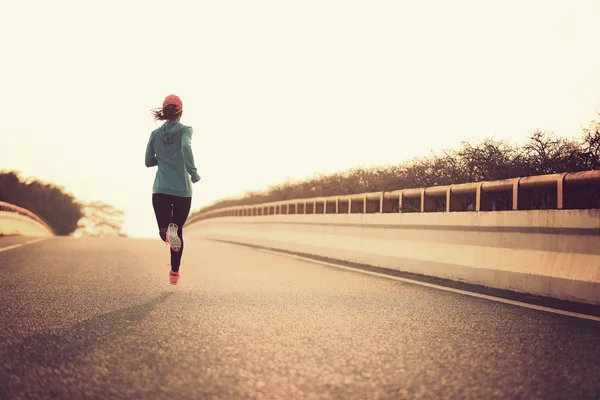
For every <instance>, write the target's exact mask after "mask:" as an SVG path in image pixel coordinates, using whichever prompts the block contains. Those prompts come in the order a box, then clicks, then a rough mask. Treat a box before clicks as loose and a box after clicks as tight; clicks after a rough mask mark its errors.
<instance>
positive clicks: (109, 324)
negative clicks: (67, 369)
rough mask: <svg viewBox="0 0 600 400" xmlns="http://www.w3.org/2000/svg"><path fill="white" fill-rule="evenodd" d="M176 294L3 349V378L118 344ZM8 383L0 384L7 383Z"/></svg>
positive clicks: (40, 335)
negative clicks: (161, 304)
mask: <svg viewBox="0 0 600 400" xmlns="http://www.w3.org/2000/svg"><path fill="white" fill-rule="evenodd" d="M172 294H173V293H172V292H170V293H163V294H162V295H160V296H158V297H155V298H154V299H152V300H150V301H148V302H146V303H143V304H139V305H136V306H133V307H128V308H123V309H120V310H115V311H111V312H108V313H106V314H102V315H98V316H95V317H92V318H89V319H86V320H85V321H83V322H80V323H78V324H76V325H73V326H71V327H68V328H64V329H61V330H59V331H57V332H53V333H45V334H38V335H34V336H31V337H28V338H26V339H25V340H24V341H23V342H22V343H20V344H16V345H14V346H10V347H9V348H7V349H4V350H3V351H2V352H0V359H2V361H3V365H2V366H0V377H2V376H3V375H5V374H8V375H10V376H12V377H15V376H16V377H19V376H21V377H22V376H24V375H26V374H27V372H29V373H30V372H31V369H32V368H38V367H42V368H48V367H56V366H58V365H60V364H63V363H68V362H71V361H74V360H75V359H76V358H77V357H79V356H82V355H85V354H88V353H91V352H94V351H96V350H98V349H101V348H102V347H103V346H106V345H109V344H111V343H114V342H115V341H118V339H121V338H123V337H125V336H127V334H128V333H129V330H130V329H131V328H132V327H134V326H135V325H138V324H140V323H141V322H143V321H144V320H145V319H146V318H147V317H148V315H149V314H150V313H151V312H152V311H153V310H154V309H155V308H156V306H157V305H158V304H160V303H162V302H164V301H165V300H167V299H168V298H169V297H170V296H171V295H172ZM7 369H8V370H7ZM0 380H2V381H5V379H0ZM5 382H6V381H5ZM5 382H4V383H1V384H0V386H4V384H5ZM0 389H4V388H1V387H0Z"/></svg>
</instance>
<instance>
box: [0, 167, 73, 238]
mask: <svg viewBox="0 0 600 400" xmlns="http://www.w3.org/2000/svg"><path fill="white" fill-rule="evenodd" d="M0 201H4V202H7V203H11V204H14V205H16V206H19V207H23V208H26V209H27V210H29V211H31V212H32V213H34V214H36V215H37V216H39V217H40V218H41V219H43V220H44V221H45V222H46V223H47V224H48V225H49V226H50V227H51V228H52V229H53V230H54V232H55V233H56V234H57V235H69V234H71V233H73V232H74V231H75V230H76V229H77V223H78V222H79V219H80V218H81V217H82V216H83V212H82V210H81V205H80V204H79V203H78V202H77V201H76V200H75V198H74V197H73V196H72V195H70V194H68V193H66V192H65V191H64V190H63V188H61V187H59V186H56V185H53V184H50V183H43V182H39V181H37V180H34V179H29V180H21V179H20V177H19V175H18V174H17V173H15V172H12V171H11V172H0Z"/></svg>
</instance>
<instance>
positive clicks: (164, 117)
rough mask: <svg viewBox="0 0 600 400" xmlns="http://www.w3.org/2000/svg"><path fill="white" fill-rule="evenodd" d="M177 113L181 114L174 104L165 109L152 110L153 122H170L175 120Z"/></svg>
mask: <svg viewBox="0 0 600 400" xmlns="http://www.w3.org/2000/svg"><path fill="white" fill-rule="evenodd" d="M179 113H181V110H177V106H176V105H175V104H168V105H167V106H165V107H162V108H155V109H154V110H152V115H153V116H154V120H155V121H171V120H174V119H175V118H177V114H179Z"/></svg>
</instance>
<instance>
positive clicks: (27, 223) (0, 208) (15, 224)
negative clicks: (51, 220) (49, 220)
mask: <svg viewBox="0 0 600 400" xmlns="http://www.w3.org/2000/svg"><path fill="white" fill-rule="evenodd" d="M0 235H22V236H36V237H37V236H53V235H54V232H53V231H52V229H51V228H50V227H49V226H48V225H47V224H46V223H45V222H44V221H43V220H41V219H40V218H39V217H38V216H37V215H35V214H33V213H32V212H31V211H29V210H26V209H24V208H22V207H17V206H15V205H13V204H9V203H5V202H0Z"/></svg>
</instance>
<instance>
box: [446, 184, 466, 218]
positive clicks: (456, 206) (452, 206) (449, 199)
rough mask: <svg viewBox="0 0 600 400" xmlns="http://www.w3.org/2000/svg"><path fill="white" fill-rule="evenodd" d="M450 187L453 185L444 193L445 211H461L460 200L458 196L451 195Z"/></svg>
mask: <svg viewBox="0 0 600 400" xmlns="http://www.w3.org/2000/svg"><path fill="white" fill-rule="evenodd" d="M452 186H454V185H450V187H449V188H448V191H447V192H446V211H447V212H452V211H463V207H462V200H461V198H460V196H457V195H453V194H452Z"/></svg>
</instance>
